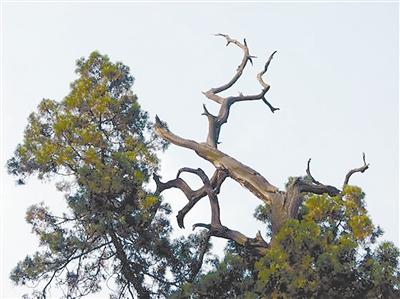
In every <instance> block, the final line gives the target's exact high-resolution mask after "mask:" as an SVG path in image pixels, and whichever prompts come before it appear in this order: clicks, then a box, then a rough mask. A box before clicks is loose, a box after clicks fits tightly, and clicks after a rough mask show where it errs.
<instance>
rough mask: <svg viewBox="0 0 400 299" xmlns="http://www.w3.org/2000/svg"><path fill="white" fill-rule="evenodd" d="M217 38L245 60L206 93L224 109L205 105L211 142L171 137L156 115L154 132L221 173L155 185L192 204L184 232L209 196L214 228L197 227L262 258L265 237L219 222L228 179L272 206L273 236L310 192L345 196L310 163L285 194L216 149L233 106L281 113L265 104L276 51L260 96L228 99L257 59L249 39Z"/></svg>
mask: <svg viewBox="0 0 400 299" xmlns="http://www.w3.org/2000/svg"><path fill="white" fill-rule="evenodd" d="M217 36H222V37H224V38H225V39H226V40H227V45H229V44H234V45H236V46H238V47H239V48H241V49H242V50H243V58H242V61H241V63H240V65H239V66H238V68H237V70H236V72H235V74H234V76H233V78H232V79H231V80H230V81H229V82H228V83H226V84H223V85H221V86H219V87H215V88H211V89H210V90H208V91H206V92H203V93H204V95H205V96H206V97H207V98H208V99H210V100H212V101H214V102H216V103H218V104H220V109H219V112H218V114H217V115H216V116H215V115H213V114H211V113H210V112H209V111H208V110H207V108H206V106H205V105H203V110H204V112H203V115H205V116H207V118H208V134H207V139H206V142H205V143H200V142H196V141H194V140H190V139H185V138H182V137H180V136H178V135H176V134H174V133H172V132H171V131H170V130H169V129H168V128H167V127H166V126H165V125H164V123H163V122H162V121H161V120H160V119H159V118H158V116H156V123H155V126H154V130H155V132H156V134H157V135H158V136H159V137H161V138H163V139H164V140H166V141H169V142H170V143H172V144H174V145H177V146H180V147H183V148H187V149H190V150H193V151H194V152H195V153H196V154H197V155H198V156H200V157H202V158H203V159H205V160H207V161H209V162H210V163H211V164H213V165H214V166H215V168H216V171H215V173H214V175H213V176H212V177H211V179H209V178H208V176H207V175H206V174H205V173H204V171H203V170H201V169H200V168H199V169H192V168H182V169H181V170H179V172H178V175H177V178H176V179H173V180H170V181H167V182H165V183H163V182H161V181H160V178H159V177H158V176H154V180H155V181H156V184H157V191H158V192H162V191H163V190H166V189H169V188H178V189H180V190H182V192H183V193H184V194H185V195H186V197H187V198H188V200H189V202H188V204H187V205H186V206H185V207H184V208H183V209H182V210H180V211H179V213H178V216H177V220H178V225H179V226H180V227H181V228H183V227H184V222H183V219H184V216H185V215H186V214H187V212H189V211H190V209H191V208H193V206H194V205H195V204H196V203H197V202H198V201H199V200H200V199H201V198H203V197H205V196H207V197H208V198H209V200H210V206H211V214H212V217H211V222H210V223H209V224H206V223H197V224H195V225H193V228H196V227H202V228H206V229H208V231H209V234H210V236H215V237H221V238H225V239H230V240H233V241H235V242H237V243H238V244H241V245H244V246H248V247H250V248H252V249H253V250H254V252H256V253H258V254H263V253H264V252H265V251H266V250H267V249H268V246H269V245H268V244H267V243H266V242H265V240H264V239H263V238H262V237H261V234H260V233H258V234H257V236H256V237H255V238H249V237H246V236H245V235H243V234H242V233H240V232H238V231H235V230H231V229H229V228H227V227H225V226H223V225H222V223H221V221H220V209H219V203H218V197H217V195H218V194H219V192H220V187H221V185H222V183H223V182H224V181H225V179H226V178H227V177H230V178H231V179H233V180H235V181H236V182H238V183H239V184H241V185H242V186H243V187H244V188H246V189H248V190H249V191H250V192H252V193H253V194H254V195H255V196H256V197H258V198H259V199H260V200H261V201H262V202H263V203H264V204H267V205H269V206H270V207H271V214H272V215H271V222H272V236H274V235H275V234H276V233H277V232H278V231H279V229H280V227H281V226H282V225H283V224H284V223H285V222H286V221H287V220H288V219H292V218H297V217H298V211H299V208H300V206H301V204H302V201H303V198H304V194H305V193H313V194H324V193H327V194H329V195H330V196H336V195H340V193H341V191H340V190H339V189H338V188H336V187H334V186H330V185H325V184H322V183H320V182H318V181H317V180H315V179H314V177H313V176H312V175H311V172H310V160H311V159H310V160H309V161H308V163H307V169H306V173H307V177H306V178H304V177H297V178H295V179H294V180H293V181H292V182H291V183H290V184H289V185H288V186H287V188H286V190H285V191H281V190H279V189H278V188H277V187H275V186H274V185H272V184H271V183H270V182H269V181H268V180H267V179H266V178H265V177H264V176H262V175H261V174H260V173H258V172H257V171H255V170H254V169H252V168H251V167H249V166H247V165H245V164H243V163H241V162H239V161H237V160H236V159H234V158H233V157H231V156H229V155H227V154H226V153H224V152H222V151H220V150H219V149H217V146H218V143H219V136H220V132H221V126H222V125H223V124H224V123H226V122H227V121H228V117H229V113H230V107H231V106H232V105H233V104H234V103H238V102H243V101H254V100H262V101H263V102H264V103H265V104H266V105H267V106H268V107H269V108H270V110H271V112H272V113H274V112H275V111H276V110H279V108H275V107H273V106H272V105H271V104H270V103H269V102H268V101H267V100H266V98H265V95H266V93H267V92H268V90H269V89H270V85H269V84H267V83H266V82H265V81H264V80H263V75H264V74H265V73H266V72H267V70H268V67H269V65H270V63H271V60H272V58H273V56H274V54H275V53H276V51H275V52H273V53H272V54H271V55H270V56H269V58H268V60H267V62H266V63H265V65H264V68H263V70H262V71H261V72H260V73H259V74H258V75H257V80H258V82H259V83H260V85H261V86H262V89H261V91H260V92H259V93H258V94H255V95H243V94H240V95H239V96H228V97H222V96H220V95H218V94H219V93H220V92H222V91H226V90H228V89H229V88H230V87H232V86H233V85H234V84H235V83H236V82H237V81H238V79H239V78H240V76H241V75H242V73H243V71H244V69H245V67H246V65H247V62H248V61H250V62H251V63H252V58H255V57H254V56H251V55H250V54H249V48H248V46H247V43H246V40H244V42H243V43H240V42H239V41H237V40H234V39H231V38H230V37H229V36H228V35H224V34H217ZM363 161H364V166H362V167H360V168H355V169H352V170H350V171H349V172H348V174H347V175H346V178H345V182H344V185H346V184H348V181H349V179H350V176H351V175H352V174H354V173H356V172H364V171H365V170H366V169H368V166H369V165H368V164H366V162H365V155H364V156H363ZM181 172H190V173H193V174H196V175H198V176H199V177H200V178H201V179H202V181H203V184H204V185H203V187H201V188H200V189H198V190H192V189H191V188H190V187H189V185H188V184H187V183H186V182H185V181H184V180H182V179H181V178H179V174H180V173H181ZM203 255H204V253H203Z"/></svg>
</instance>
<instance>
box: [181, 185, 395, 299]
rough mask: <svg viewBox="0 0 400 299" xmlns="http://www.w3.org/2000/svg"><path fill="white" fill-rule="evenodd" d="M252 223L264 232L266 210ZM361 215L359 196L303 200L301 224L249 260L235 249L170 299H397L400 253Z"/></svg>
mask: <svg viewBox="0 0 400 299" xmlns="http://www.w3.org/2000/svg"><path fill="white" fill-rule="evenodd" d="M256 217H257V218H258V219H261V220H263V221H264V222H266V224H267V226H270V220H269V219H270V218H269V217H270V211H269V208H268V207H265V206H261V207H258V208H257V211H256ZM381 234H382V231H381V229H380V228H379V227H375V226H373V224H372V222H371V220H370V218H369V217H368V215H367V211H366V209H365V202H364V193H363V192H362V191H361V189H360V188H358V187H355V186H349V185H348V186H345V188H344V190H343V193H342V194H341V195H338V196H335V197H330V196H328V195H327V194H324V195H311V194H310V195H306V199H305V202H304V205H303V206H302V209H301V213H300V215H299V219H292V220H289V221H287V223H286V224H285V225H284V226H283V227H282V228H281V229H280V231H279V232H278V233H277V234H276V235H275V236H274V237H273V238H272V240H271V245H270V247H269V248H268V250H267V253H266V254H265V255H263V256H262V257H260V258H254V256H252V255H251V254H249V252H248V250H247V249H246V248H243V247H239V246H237V245H234V244H230V246H228V248H227V249H226V253H225V257H224V258H223V260H222V261H221V262H219V263H216V264H215V265H214V267H213V269H212V270H211V271H209V272H208V273H206V274H204V275H202V276H200V277H199V278H198V279H197V280H196V281H195V282H194V283H192V284H190V285H189V284H188V285H186V286H185V289H184V290H183V291H181V292H178V293H176V294H175V296H177V297H178V298H188V297H189V294H192V295H191V298H236V297H237V298H400V292H399V290H400V272H399V255H400V252H399V250H398V249H397V248H396V247H395V246H394V245H393V244H392V243H390V242H383V243H381V244H379V245H377V244H376V241H377V238H378V237H379V236H380V235H381Z"/></svg>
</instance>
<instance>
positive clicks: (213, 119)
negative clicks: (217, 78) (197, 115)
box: [203, 33, 279, 148]
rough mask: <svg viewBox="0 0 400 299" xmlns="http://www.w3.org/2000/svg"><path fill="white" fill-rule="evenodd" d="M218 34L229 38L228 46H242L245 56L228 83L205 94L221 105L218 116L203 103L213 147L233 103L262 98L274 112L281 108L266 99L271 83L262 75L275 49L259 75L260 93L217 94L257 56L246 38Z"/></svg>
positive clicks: (208, 138)
mask: <svg viewBox="0 0 400 299" xmlns="http://www.w3.org/2000/svg"><path fill="white" fill-rule="evenodd" d="M216 35H217V36H223V37H225V39H226V40H227V46H228V45H229V44H231V43H232V44H235V45H236V46H238V47H239V48H241V49H242V50H243V58H242V61H241V63H240V65H239V66H238V68H237V70H236V73H235V74H234V76H233V78H232V79H231V80H230V81H229V82H228V83H226V84H223V85H221V86H219V87H215V88H211V89H210V90H208V91H206V92H204V95H205V96H206V97H207V98H209V99H211V100H213V101H215V102H217V103H219V104H220V105H221V107H220V109H219V113H218V115H217V116H214V115H212V114H211V113H210V112H208V110H207V108H206V106H205V105H203V107H204V113H203V115H206V116H207V118H208V135H207V144H208V145H210V146H212V147H215V148H216V147H217V145H218V143H219V134H220V131H221V126H222V125H223V124H224V123H226V122H227V121H228V117H229V112H230V107H231V105H232V104H234V103H236V102H241V101H254V100H262V101H263V102H264V103H265V104H266V105H267V106H268V107H269V108H270V110H271V111H272V112H275V111H276V110H279V108H275V107H273V106H272V105H271V104H270V103H269V102H268V101H267V100H266V98H265V94H266V93H267V92H268V90H269V88H270V85H269V84H267V83H266V82H265V81H264V80H263V78H262V76H263V75H264V74H265V73H266V72H267V70H268V67H269V65H270V63H271V60H272V58H273V56H274V54H275V53H276V51H274V52H273V53H272V54H271V55H270V57H269V58H268V60H267V62H266V63H265V65H264V69H263V70H262V71H261V72H260V73H259V74H258V75H257V80H258V82H259V83H260V84H261V86H262V90H261V91H260V93H258V94H255V95H243V94H240V95H239V96H236V97H234V96H231V97H222V96H219V95H217V94H218V93H220V92H222V91H224V90H227V89H229V88H230V87H232V86H233V85H234V84H235V83H236V82H237V81H238V79H239V78H240V76H241V75H242V74H243V70H244V68H245V67H246V64H247V62H248V61H250V63H251V64H253V61H252V58H255V57H254V56H251V55H250V53H249V48H248V46H247V43H246V40H244V41H243V43H241V42H239V41H237V40H235V39H232V38H230V37H229V36H228V35H226V34H221V33H219V34H216Z"/></svg>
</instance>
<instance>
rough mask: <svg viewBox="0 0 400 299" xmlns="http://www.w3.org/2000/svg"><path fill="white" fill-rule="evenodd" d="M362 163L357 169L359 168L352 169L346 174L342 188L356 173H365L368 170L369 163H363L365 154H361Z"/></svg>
mask: <svg viewBox="0 0 400 299" xmlns="http://www.w3.org/2000/svg"><path fill="white" fill-rule="evenodd" d="M363 162H364V165H363V166H361V167H359V168H354V169H351V170H350V171H349V172H348V173H347V174H346V177H345V179H344V183H343V187H344V186H346V185H347V184H348V183H349V180H350V177H351V176H352V175H353V174H355V173H356V172H361V173H363V172H364V171H366V170H367V169H368V168H369V163H368V164H367V162H365V153H363Z"/></svg>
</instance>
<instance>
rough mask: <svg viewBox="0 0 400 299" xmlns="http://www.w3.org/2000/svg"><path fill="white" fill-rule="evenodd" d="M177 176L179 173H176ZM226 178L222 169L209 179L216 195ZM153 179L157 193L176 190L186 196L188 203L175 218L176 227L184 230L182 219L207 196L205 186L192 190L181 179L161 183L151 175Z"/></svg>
mask: <svg viewBox="0 0 400 299" xmlns="http://www.w3.org/2000/svg"><path fill="white" fill-rule="evenodd" d="M178 176H179V173H178ZM227 177H228V174H227V172H226V171H224V170H223V169H217V170H216V171H215V172H214V174H213V176H212V177H211V179H210V184H211V187H212V189H213V192H215V193H216V194H218V193H219V192H220V188H221V185H222V183H223V182H224V181H225V179H226V178H227ZM153 179H154V181H155V182H156V185H157V191H158V192H160V193H161V192H162V191H164V190H167V189H170V188H178V189H180V190H182V192H183V193H184V194H185V195H186V197H187V199H188V201H189V202H188V203H187V204H186V205H185V206H184V207H183V208H182V209H181V210H180V211H179V212H178V215H177V216H176V218H177V221H178V225H179V227H180V228H184V227H185V226H184V222H183V220H184V218H185V216H186V214H187V213H188V212H189V211H190V210H191V209H192V208H193V207H194V205H195V204H196V203H197V202H198V201H199V200H200V199H202V198H203V197H204V196H206V195H207V191H206V188H205V186H202V187H201V188H199V189H197V190H192V189H191V188H190V187H189V186H188V185H187V183H186V182H185V181H184V180H183V179H181V178H179V177H178V178H176V179H173V180H170V181H168V182H165V183H162V182H161V181H160V177H159V176H157V175H153Z"/></svg>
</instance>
